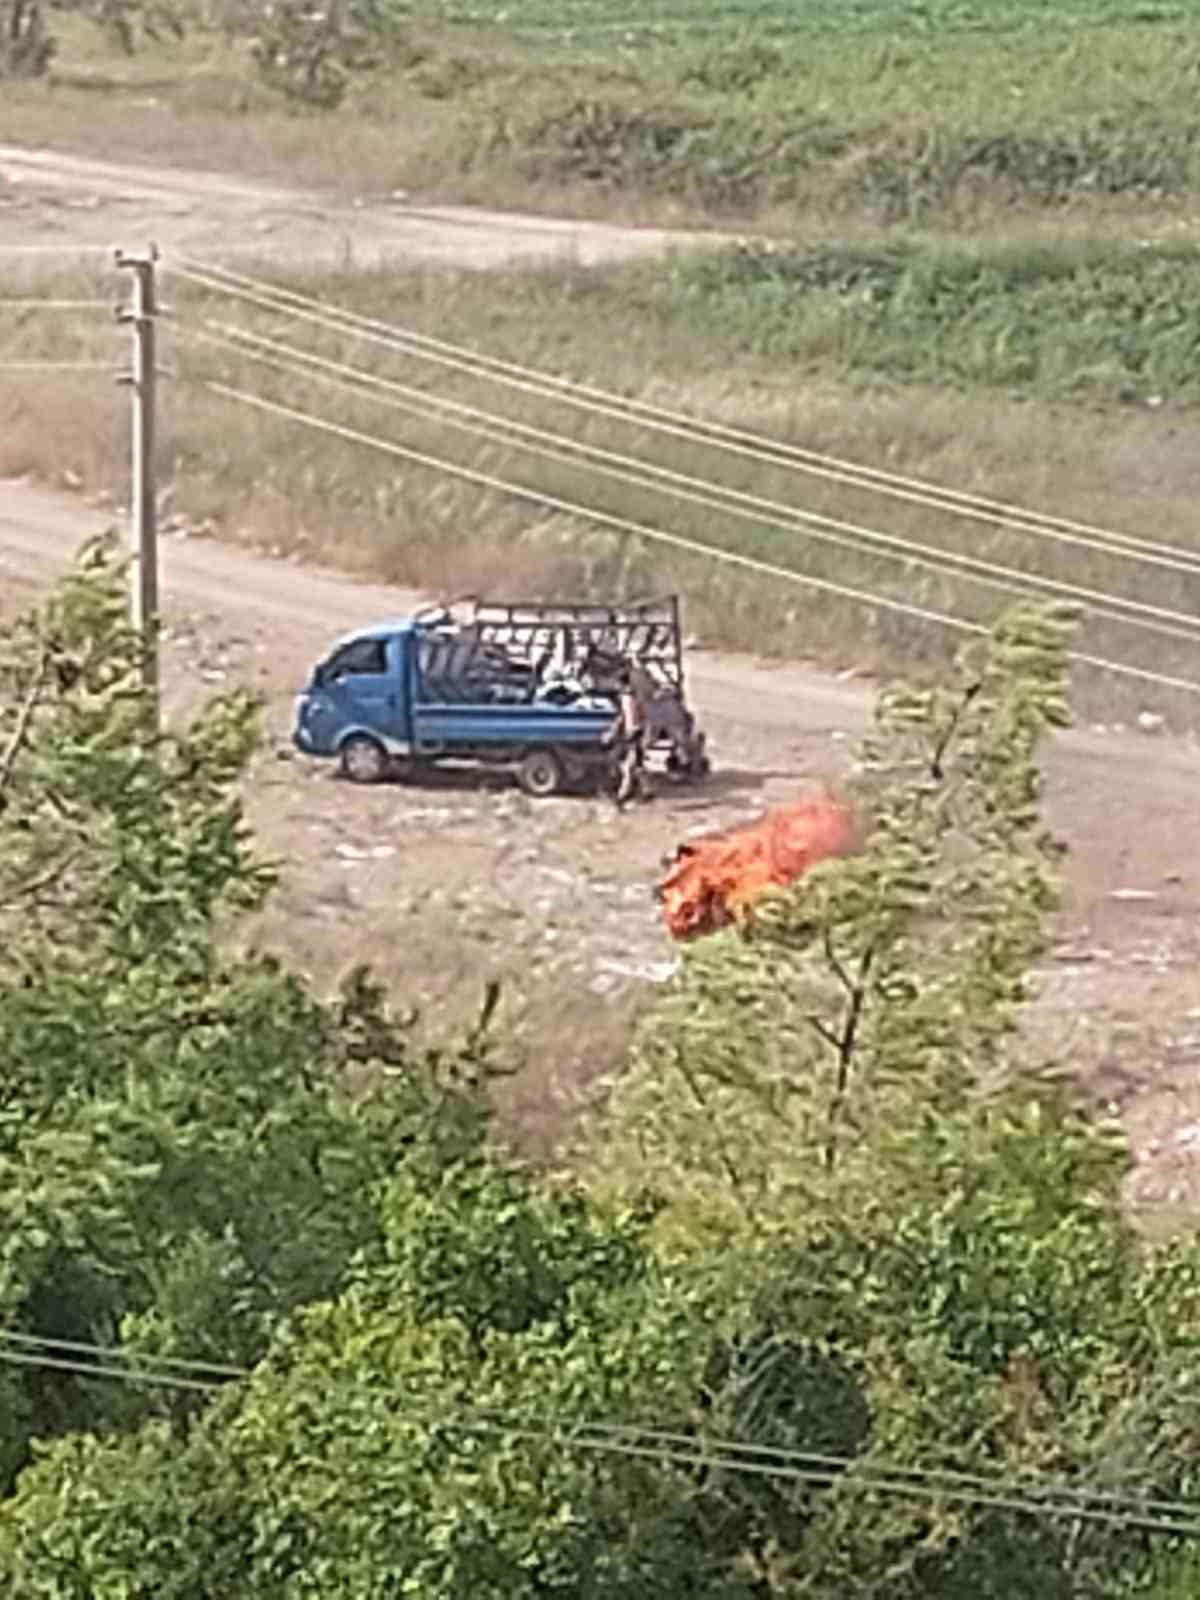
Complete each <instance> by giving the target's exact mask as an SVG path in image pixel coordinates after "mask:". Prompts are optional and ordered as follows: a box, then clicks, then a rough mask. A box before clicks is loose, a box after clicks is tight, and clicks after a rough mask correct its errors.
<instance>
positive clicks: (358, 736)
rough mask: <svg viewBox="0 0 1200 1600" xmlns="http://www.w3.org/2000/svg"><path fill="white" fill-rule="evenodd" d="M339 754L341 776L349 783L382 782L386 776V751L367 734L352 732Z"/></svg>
mask: <svg viewBox="0 0 1200 1600" xmlns="http://www.w3.org/2000/svg"><path fill="white" fill-rule="evenodd" d="M339 754H340V756H341V758H342V760H341V767H342V776H343V777H344V778H349V780H350V782H351V783H382V782H383V780H384V778H386V777H387V773H388V754H387V751H386V750H385V749H384V748H383V746H382V745H381V744H380V743H379V741H378V739H372V738H371V737H370V736H369V735H368V734H365V733H352V734H351V735H350V737H349V738H348V739H347V740H346V742H345V744H343V746H342V748H341V750H340V751H339Z"/></svg>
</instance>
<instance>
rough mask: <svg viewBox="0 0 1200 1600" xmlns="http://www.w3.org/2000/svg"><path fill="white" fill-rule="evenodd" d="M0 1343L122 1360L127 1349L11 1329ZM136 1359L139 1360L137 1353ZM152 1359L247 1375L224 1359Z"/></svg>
mask: <svg viewBox="0 0 1200 1600" xmlns="http://www.w3.org/2000/svg"><path fill="white" fill-rule="evenodd" d="M0 1344H17V1345H21V1346H24V1347H27V1348H29V1349H31V1350H65V1351H67V1352H69V1353H72V1354H75V1355H91V1356H101V1357H103V1358H105V1359H106V1360H107V1359H112V1360H121V1359H124V1358H125V1357H126V1356H127V1354H128V1352H126V1351H124V1350H122V1349H120V1348H119V1347H117V1346H115V1345H104V1344H93V1343H90V1342H88V1341H87V1340H82V1339H47V1338H43V1337H42V1336H41V1335H40V1334H31V1333H18V1332H16V1331H14V1330H12V1329H3V1330H0ZM134 1359H135V1360H138V1361H141V1360H142V1358H141V1357H140V1356H135V1357H134ZM150 1360H151V1362H152V1363H153V1364H155V1365H157V1366H160V1367H172V1368H178V1369H179V1370H180V1371H181V1372H191V1373H197V1372H199V1373H207V1374H209V1375H210V1376H213V1377H219V1378H244V1377H246V1376H247V1373H246V1368H245V1367H234V1366H230V1365H229V1363H228V1362H223V1361H197V1360H196V1359H194V1358H193V1357H190V1356H189V1357H180V1356H160V1355H155V1356H152V1357H151V1358H150Z"/></svg>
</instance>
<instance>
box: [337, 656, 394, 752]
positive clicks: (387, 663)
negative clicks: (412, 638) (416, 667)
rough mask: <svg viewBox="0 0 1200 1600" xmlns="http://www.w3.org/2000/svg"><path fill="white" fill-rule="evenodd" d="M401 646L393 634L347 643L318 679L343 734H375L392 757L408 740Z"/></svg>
mask: <svg viewBox="0 0 1200 1600" xmlns="http://www.w3.org/2000/svg"><path fill="white" fill-rule="evenodd" d="M404 643H405V641H404V640H402V639H400V638H398V637H397V636H396V635H395V634H391V635H386V634H381V635H378V636H371V637H367V638H362V639H352V640H350V641H349V643H347V644H344V645H343V646H342V647H341V649H340V650H338V651H336V652H335V653H334V654H333V655H332V656H331V657H330V658H329V660H328V661H327V662H326V664H325V667H324V669H323V671H322V674H321V682H322V687H323V688H324V689H325V690H326V692H327V693H328V695H329V697H330V699H331V700H332V701H333V702H334V704H335V706H336V707H337V711H338V715H339V721H340V722H341V724H342V727H343V729H344V730H345V731H349V730H350V729H351V728H355V729H361V730H363V731H365V732H369V733H374V734H376V735H378V736H379V737H380V738H381V739H382V740H383V741H384V743H385V744H386V745H387V747H388V748H389V749H391V750H393V751H395V750H396V747H397V746H406V745H407V743H408V740H409V714H408V703H407V696H406V694H405V687H406V685H405V678H404V670H403V669H404ZM339 737H340V735H339Z"/></svg>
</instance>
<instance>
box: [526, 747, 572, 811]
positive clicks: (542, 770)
mask: <svg viewBox="0 0 1200 1600" xmlns="http://www.w3.org/2000/svg"><path fill="white" fill-rule="evenodd" d="M517 782H518V783H519V784H520V785H521V788H522V789H524V791H525V793H526V794H527V795H530V796H531V797H532V798H533V799H534V800H548V799H549V798H550V796H551V795H552V794H557V793H558V791H559V790H560V789H561V788H562V784H563V764H562V762H561V761H560V760H559V759H558V757H557V756H556V755H555V753H554V751H553V750H530V751H528V752H527V753H526V754H525V755H523V756H522V757H521V760H520V762H519V763H518V766H517Z"/></svg>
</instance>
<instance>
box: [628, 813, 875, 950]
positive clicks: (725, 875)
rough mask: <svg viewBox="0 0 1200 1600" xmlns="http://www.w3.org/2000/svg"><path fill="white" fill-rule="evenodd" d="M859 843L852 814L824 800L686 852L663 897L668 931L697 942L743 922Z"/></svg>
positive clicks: (707, 839) (662, 887) (663, 886)
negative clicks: (768, 899)
mask: <svg viewBox="0 0 1200 1600" xmlns="http://www.w3.org/2000/svg"><path fill="white" fill-rule="evenodd" d="M854 838H855V830H854V824H853V819H852V818H851V815H850V813H849V811H847V809H846V808H845V806H843V805H842V804H841V803H840V802H839V801H838V800H837V799H835V798H834V797H833V795H831V794H829V793H826V792H821V793H816V794H812V795H808V796H806V797H805V798H804V799H802V800H800V801H798V802H797V803H796V804H795V805H790V806H781V807H779V808H778V809H777V810H774V811H768V812H767V813H766V815H765V816H763V817H761V818H759V819H758V821H756V822H750V823H746V824H744V825H743V826H741V827H737V828H729V829H726V830H725V831H724V832H721V833H713V834H708V835H706V836H704V837H702V838H699V839H694V840H692V841H691V842H689V843H688V844H685V845H681V846H680V847H679V849H678V851H677V852H676V855H675V861H674V864H673V866H672V867H671V870H670V872H669V873H668V874H667V876H666V878H664V879H663V881H662V882H661V883H660V884H659V889H658V892H659V898H660V901H661V903H662V908H663V918H664V920H665V922H666V924H667V928H668V930H669V932H670V933H671V935H672V937H673V938H675V939H681V940H682V939H695V938H698V937H699V936H700V935H701V934H706V933H714V932H716V930H717V929H718V928H724V927H728V926H729V925H730V924H731V923H734V922H739V921H741V920H743V919H744V917H745V915H746V913H747V912H748V911H749V910H750V908H751V907H752V906H753V905H754V903H755V902H756V901H757V900H760V899H761V898H762V897H763V895H764V894H766V893H767V892H768V891H769V890H771V889H778V888H783V887H784V886H786V885H787V884H789V883H794V882H795V881H796V880H797V879H798V878H801V877H803V875H804V874H805V873H806V872H807V871H808V870H809V869H810V867H813V866H815V865H816V863H817V862H818V861H825V860H828V859H829V858H830V857H832V856H841V855H845V854H847V852H848V851H849V850H850V849H851V848H852V847H853V844H854Z"/></svg>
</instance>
